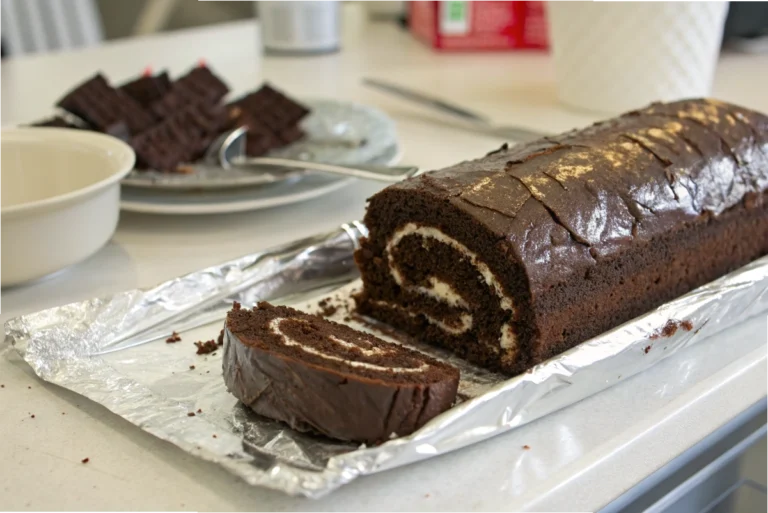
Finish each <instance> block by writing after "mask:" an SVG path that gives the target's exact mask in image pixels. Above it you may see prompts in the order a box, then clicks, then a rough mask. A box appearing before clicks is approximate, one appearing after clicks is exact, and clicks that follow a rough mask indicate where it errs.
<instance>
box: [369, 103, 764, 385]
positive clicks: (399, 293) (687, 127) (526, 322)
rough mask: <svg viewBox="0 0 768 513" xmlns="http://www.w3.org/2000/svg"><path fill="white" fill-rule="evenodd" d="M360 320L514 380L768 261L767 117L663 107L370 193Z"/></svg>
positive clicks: (717, 108) (706, 106)
mask: <svg viewBox="0 0 768 513" xmlns="http://www.w3.org/2000/svg"><path fill="white" fill-rule="evenodd" d="M364 223H365V225H366V226H367V228H368V230H369V236H368V237H367V238H366V239H364V240H363V241H362V242H361V247H360V249H359V250H358V252H357V254H356V256H355V258H356V261H357V263H358V266H359V267H360V271H361V275H362V280H363V290H362V292H361V293H360V294H359V296H358V297H357V303H358V310H359V311H360V313H362V314H365V315H368V316H371V317H374V318H376V319H378V320H381V321H384V322H386V323H388V324H390V325H391V326H393V327H395V328H400V329H403V330H405V331H406V332H408V333H410V334H411V335H414V336H416V337H419V338H420V339H422V340H424V341H425V342H431V343H434V344H437V345H440V346H443V347H447V348H449V349H452V350H453V351H454V352H456V353H457V354H458V355H460V356H462V357H464V358H466V359H468V360H470V361H472V362H474V363H476V364H478V365H481V366H483V367H486V368H489V369H492V370H497V371H501V372H504V373H507V374H510V375H514V374H517V373H520V372H522V371H524V370H525V369H527V368H529V367H531V366H532V365H535V364H537V363H539V362H542V361H544V360H546V359H547V358H549V357H551V356H553V355H556V354H558V353H560V352H562V351H564V350H566V349H569V348H571V347H573V346H575V345H577V344H578V343H580V342H583V341H585V340H587V339H589V338H591V337H594V336H596V335H598V334H600V333H603V332H604V331H607V330H609V329H611V328H613V327H616V326H618V325H620V324H622V323H624V322H626V321H629V320H631V319H632V318H634V317H637V316H638V315H641V314H643V313H645V312H647V311H649V310H651V309H653V308H655V307H657V306H659V305H660V304H662V303H664V302H666V301H669V300H671V299H673V298H675V297H678V296H680V295H682V294H684V293H686V292H688V291H690V290H692V289H693V288H696V287H698V286H701V285H703V284H705V283H707V282H709V281H712V280H714V279H716V278H718V277H720V276H722V275H723V274H726V273H727V272H729V271H732V270H734V269H736V268H738V267H740V266H742V265H745V264H746V263H748V262H750V261H752V260H754V259H756V258H758V257H760V256H762V255H765V254H766V253H768V117H766V116H764V115H762V114H759V113H756V112H753V111H750V110H748V109H744V108H741V107H737V106H734V105H729V104H726V103H723V102H719V101H715V100H686V101H679V102H674V103H668V104H654V105H651V106H649V107H647V108H645V109H641V110H637V111H633V112H630V113H627V114H625V115H623V116H620V117H618V118H615V119H611V120H608V121H605V122H601V123H596V124H595V125H592V126H590V127H588V128H586V129H584V130H578V131H576V130H575V131H571V132H568V133H565V134H562V135H560V136H554V137H547V138H544V139H542V140H539V141H534V142H531V143H527V144H522V145H518V146H514V147H511V148H508V147H503V148H502V149H500V150H498V151H496V152H493V153H491V154H489V155H487V156H485V157H484V158H481V159H478V160H474V161H470V162H463V163H461V164H457V165H455V166H452V167H449V168H446V169H442V170H438V171H433V172H430V173H426V174H423V175H421V176H419V177H416V178H413V179H410V180H407V181H405V182H401V183H398V184H394V185H392V186H390V187H387V188H386V189H384V190H382V191H381V192H379V193H378V194H376V195H374V196H373V197H372V198H371V200H370V202H369V206H368V210H367V213H366V216H365V219H364Z"/></svg>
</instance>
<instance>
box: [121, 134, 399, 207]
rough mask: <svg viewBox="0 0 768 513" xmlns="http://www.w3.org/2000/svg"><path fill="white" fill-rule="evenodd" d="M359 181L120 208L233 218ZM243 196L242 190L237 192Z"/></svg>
mask: <svg viewBox="0 0 768 513" xmlns="http://www.w3.org/2000/svg"><path fill="white" fill-rule="evenodd" d="M403 153H404V151H403V146H402V144H400V142H399V141H398V142H397V143H396V146H395V150H394V152H393V154H392V157H390V158H389V159H387V160H386V161H383V162H381V163H382V164H385V165H395V164H396V163H397V162H399V161H400V159H401V158H402V156H403ZM356 180H357V179H356V178H352V177H350V178H339V179H338V180H334V181H332V182H329V183H327V184H325V185H321V186H319V187H315V188H313V189H310V190H308V191H304V192H301V193H294V194H290V193H289V194H284V195H279V196H274V197H269V198H259V199H254V200H243V201H229V202H227V201H220V202H212V203H193V204H177V203H174V204H158V203H151V202H142V201H126V200H122V199H121V200H120V208H121V209H122V210H123V211H125V212H135V213H141V214H165V215H204V214H232V213H237V212H247V211H255V210H263V209H267V208H272V207H278V206H283V205H291V204H294V203H301V202H304V201H309V200H311V199H315V198H318V197H320V196H324V195H326V194H330V193H332V192H334V191H337V190H339V189H341V188H342V187H345V186H346V185H349V184H351V183H352V182H354V181H356ZM236 190H237V191H238V192H240V189H236Z"/></svg>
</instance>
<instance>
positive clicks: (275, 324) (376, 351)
mask: <svg viewBox="0 0 768 513" xmlns="http://www.w3.org/2000/svg"><path fill="white" fill-rule="evenodd" d="M283 321H293V322H298V323H302V324H309V323H308V322H307V321H305V320H301V319H289V318H286V317H276V318H274V319H272V320H271V321H269V330H270V331H271V332H272V333H274V334H275V335H277V336H279V337H280V338H282V340H283V344H285V345H286V346H289V347H298V348H299V349H301V350H302V351H304V352H306V353H309V354H313V355H315V356H319V357H320V358H324V359H326V360H332V361H336V362H342V363H346V364H347V365H350V366H352V367H361V368H365V369H371V370H375V371H382V372H383V371H395V372H423V371H425V370H426V369H427V368H428V367H429V364H428V363H422V364H421V365H420V366H418V367H383V366H381V365H376V364H375V363H368V362H357V361H352V360H347V359H345V358H342V357H340V356H336V355H335V354H328V353H325V352H323V351H320V350H318V349H316V348H314V347H310V346H307V345H305V344H302V343H301V342H299V341H298V340H295V339H293V338H291V337H290V336H289V335H287V334H286V333H285V332H283V330H281V329H280V324H281V323H282V322H283ZM328 340H331V341H332V342H334V343H335V344H338V345H339V346H341V347H344V348H347V349H352V348H356V349H358V350H359V351H360V352H361V353H363V355H365V356H381V355H386V354H387V352H388V351H386V350H384V349H382V348H380V347H373V346H372V347H370V348H365V347H360V346H359V345H357V344H355V343H353V342H348V341H346V340H343V339H340V338H338V337H337V336H335V335H329V336H328Z"/></svg>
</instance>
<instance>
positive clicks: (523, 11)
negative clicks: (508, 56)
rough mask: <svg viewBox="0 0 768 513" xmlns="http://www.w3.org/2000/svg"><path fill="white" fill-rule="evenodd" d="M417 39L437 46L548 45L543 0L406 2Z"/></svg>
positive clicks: (494, 47) (504, 47)
mask: <svg viewBox="0 0 768 513" xmlns="http://www.w3.org/2000/svg"><path fill="white" fill-rule="evenodd" d="M408 4H409V14H410V16H409V24H410V29H411V32H412V33H413V35H414V36H416V37H417V38H418V39H420V40H422V41H424V42H425V43H427V44H428V45H429V46H431V47H433V48H436V49H439V50H517V49H524V48H547V47H548V46H549V39H548V37H547V19H546V11H545V8H544V2H409V3H408Z"/></svg>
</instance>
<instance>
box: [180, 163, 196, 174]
mask: <svg viewBox="0 0 768 513" xmlns="http://www.w3.org/2000/svg"><path fill="white" fill-rule="evenodd" d="M176 172H177V173H180V174H182V175H190V174H192V173H194V172H195V168H194V167H193V166H189V165H186V166H184V165H182V166H176Z"/></svg>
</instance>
